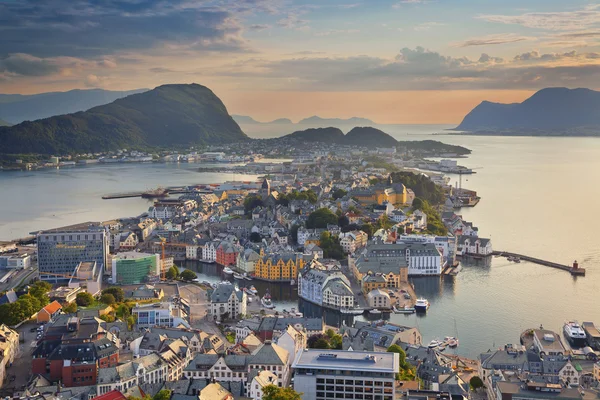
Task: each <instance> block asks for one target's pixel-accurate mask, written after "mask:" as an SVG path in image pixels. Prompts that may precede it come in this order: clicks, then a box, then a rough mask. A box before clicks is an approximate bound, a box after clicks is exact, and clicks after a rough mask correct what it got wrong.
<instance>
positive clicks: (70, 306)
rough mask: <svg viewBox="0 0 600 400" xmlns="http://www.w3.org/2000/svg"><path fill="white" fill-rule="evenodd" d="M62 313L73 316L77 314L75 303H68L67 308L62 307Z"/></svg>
mask: <svg viewBox="0 0 600 400" xmlns="http://www.w3.org/2000/svg"><path fill="white" fill-rule="evenodd" d="M63 311H64V312H65V313H66V314H75V313H76V312H77V303H75V302H72V303H69V304H68V305H67V306H65V307H63Z"/></svg>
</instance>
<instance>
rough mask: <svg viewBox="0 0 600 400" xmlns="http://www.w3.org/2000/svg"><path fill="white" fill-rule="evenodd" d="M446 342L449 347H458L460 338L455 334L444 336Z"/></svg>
mask: <svg viewBox="0 0 600 400" xmlns="http://www.w3.org/2000/svg"><path fill="white" fill-rule="evenodd" d="M444 343H446V344H447V345H448V347H451V348H455V347H458V339H457V338H455V337H453V336H446V337H445V338H444Z"/></svg>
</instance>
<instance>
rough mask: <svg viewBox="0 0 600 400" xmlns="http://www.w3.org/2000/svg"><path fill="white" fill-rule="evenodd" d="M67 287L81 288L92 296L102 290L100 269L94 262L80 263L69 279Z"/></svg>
mask: <svg viewBox="0 0 600 400" xmlns="http://www.w3.org/2000/svg"><path fill="white" fill-rule="evenodd" d="M69 287H70V288H72V289H75V288H79V287H80V288H82V289H84V290H85V291H86V292H88V293H89V294H91V295H92V296H96V295H97V294H99V293H100V291H101V290H102V267H99V266H98V264H97V263H96V262H95V261H82V262H80V263H79V265H77V267H76V268H75V272H73V276H72V277H71V279H69Z"/></svg>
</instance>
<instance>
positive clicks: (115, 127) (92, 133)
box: [0, 84, 248, 154]
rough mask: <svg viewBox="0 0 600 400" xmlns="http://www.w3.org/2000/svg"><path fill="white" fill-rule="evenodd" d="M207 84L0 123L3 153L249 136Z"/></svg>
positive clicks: (100, 148)
mask: <svg viewBox="0 0 600 400" xmlns="http://www.w3.org/2000/svg"><path fill="white" fill-rule="evenodd" d="M247 139H248V137H247V136H246V135H245V134H244V133H243V132H242V130H241V129H240V127H239V125H238V124H237V123H236V122H235V121H234V120H233V119H232V118H231V116H230V115H229V114H228V112H227V109H226V108H225V105H224V104H223V103H222V102H221V100H220V99H219V98H218V97H217V96H216V95H215V94H214V93H213V92H212V91H211V90H210V89H208V88H207V87H204V86H201V85H198V84H190V85H163V86H159V87H157V88H155V89H153V90H150V91H147V92H144V93H138V94H133V95H130V96H127V97H124V98H121V99H117V100H115V101H113V102H112V103H110V104H106V105H102V106H98V107H94V108H92V109H90V110H88V111H82V112H77V113H74V114H67V115H59V116H55V117H51V118H46V119H42V120H38V121H34V122H29V121H27V122H23V123H20V124H18V125H14V126H11V127H0V143H1V145H0V151H1V152H2V153H5V154H19V153H39V154H65V153H74V152H98V151H107V150H116V149H120V148H136V147H138V148H139V147H159V146H162V147H168V146H178V145H194V144H205V145H207V144H220V143H231V142H236V141H241V140H247Z"/></svg>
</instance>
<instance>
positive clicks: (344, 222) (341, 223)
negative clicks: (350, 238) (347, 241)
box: [338, 215, 350, 229]
mask: <svg viewBox="0 0 600 400" xmlns="http://www.w3.org/2000/svg"><path fill="white" fill-rule="evenodd" d="M349 224H350V220H349V219H348V217H346V216H345V215H342V216H340V217H339V218H338V225H339V226H340V227H342V229H344V227H346V226H348V225H349Z"/></svg>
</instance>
